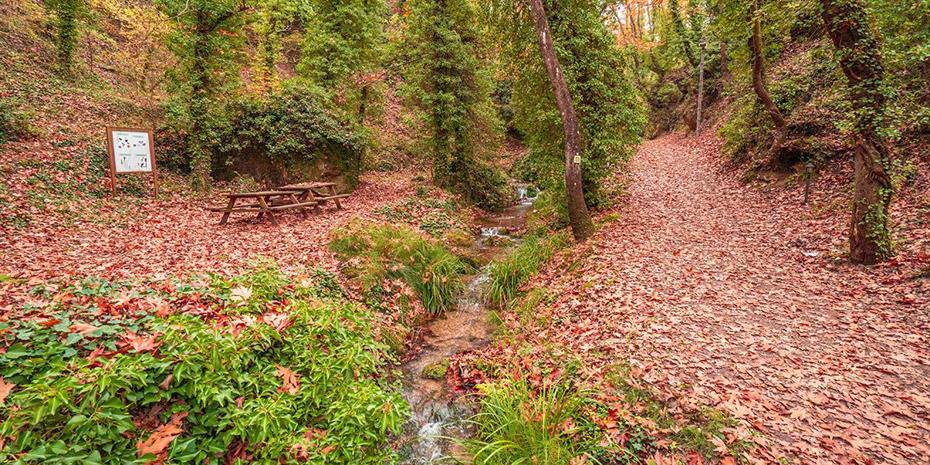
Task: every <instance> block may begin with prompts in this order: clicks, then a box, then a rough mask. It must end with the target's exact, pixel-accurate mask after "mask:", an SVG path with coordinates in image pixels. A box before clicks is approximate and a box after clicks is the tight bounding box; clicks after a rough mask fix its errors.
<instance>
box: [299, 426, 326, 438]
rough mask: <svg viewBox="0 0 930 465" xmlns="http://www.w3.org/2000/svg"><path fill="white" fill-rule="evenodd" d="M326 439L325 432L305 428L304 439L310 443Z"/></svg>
mask: <svg viewBox="0 0 930 465" xmlns="http://www.w3.org/2000/svg"><path fill="white" fill-rule="evenodd" d="M325 437H326V431H324V430H321V429H319V428H307V432H305V433H304V439H306V440H308V441H312V440H314V439H323V438H325Z"/></svg>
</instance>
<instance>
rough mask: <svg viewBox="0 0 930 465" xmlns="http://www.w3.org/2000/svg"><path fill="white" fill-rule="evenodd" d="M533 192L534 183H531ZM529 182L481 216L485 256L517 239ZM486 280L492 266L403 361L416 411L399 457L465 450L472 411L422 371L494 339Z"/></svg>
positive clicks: (440, 457) (426, 457)
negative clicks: (514, 198)
mask: <svg viewBox="0 0 930 465" xmlns="http://www.w3.org/2000/svg"><path fill="white" fill-rule="evenodd" d="M529 191H530V193H535V189H532V188H530V189H529ZM527 192H528V189H527V187H525V186H520V187H518V188H517V195H518V198H519V202H518V203H517V204H516V205H513V206H511V207H509V208H506V209H504V210H503V211H501V212H500V213H497V214H494V215H491V216H487V217H484V218H481V220H480V221H479V226H480V227H481V234H480V235H479V236H478V237H477V238H476V239H475V243H474V248H475V250H476V252H478V253H479V254H480V255H482V256H483V257H485V258H487V259H492V258H494V257H495V256H498V255H500V254H502V253H504V252H505V251H506V250H507V249H508V248H509V246H510V244H512V243H513V242H514V241H513V240H511V238H510V234H513V233H514V232H516V231H519V230H521V229H522V228H523V227H524V225H525V223H526V215H527V214H528V213H529V212H530V211H531V210H532V208H533V201H534V200H535V194H534V195H533V196H528V195H527ZM487 282H488V267H487V266H485V267H483V268H481V269H480V270H479V271H478V274H477V275H475V276H473V277H471V278H470V279H469V280H468V281H467V286H466V289H465V292H464V293H463V294H462V296H461V297H460V298H459V301H458V303H457V304H456V308H455V310H453V311H450V312H447V313H446V314H445V315H443V316H442V317H441V318H438V319H436V320H433V321H431V322H430V323H428V324H427V325H426V327H425V328H424V330H423V334H424V336H423V341H422V343H423V347H422V349H421V350H420V351H419V352H417V353H416V355H415V356H413V358H411V359H409V360H407V361H406V362H405V363H404V364H403V367H402V368H403V372H404V397H405V398H406V399H407V402H408V403H409V404H410V407H411V409H412V411H413V414H412V415H411V418H410V420H409V421H408V422H407V424H406V425H405V427H404V435H403V436H402V437H401V438H400V439H399V441H398V446H399V449H400V456H401V463H403V464H409V465H425V464H437V463H446V462H450V461H452V460H451V459H453V458H456V459H459V460H465V459H466V457H465V454H464V453H463V451H462V450H461V449H460V448H459V447H458V446H457V445H456V441H455V440H456V439H464V438H467V437H468V435H469V428H468V424H467V422H466V420H467V419H468V417H470V416H471V415H472V414H473V412H472V411H471V409H470V408H469V406H468V405H466V404H465V403H464V400H463V399H453V398H452V395H451V393H450V392H449V391H448V389H447V387H446V385H445V381H444V380H434V379H429V378H426V377H424V376H422V374H423V370H424V368H427V367H431V366H434V364H437V363H442V362H443V361H444V360H447V359H448V358H449V357H450V356H452V355H455V354H457V353H460V352H465V351H470V350H476V349H480V348H481V347H484V346H485V345H487V344H488V343H489V342H490V335H491V326H490V324H489V322H488V311H487V308H485V306H484V302H483V299H482V295H483V293H484V288H485V285H486V284H487Z"/></svg>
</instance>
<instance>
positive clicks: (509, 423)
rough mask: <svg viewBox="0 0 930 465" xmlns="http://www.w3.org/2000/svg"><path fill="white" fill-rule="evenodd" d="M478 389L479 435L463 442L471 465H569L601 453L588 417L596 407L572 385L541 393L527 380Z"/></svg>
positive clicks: (596, 430)
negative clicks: (468, 453)
mask: <svg viewBox="0 0 930 465" xmlns="http://www.w3.org/2000/svg"><path fill="white" fill-rule="evenodd" d="M479 388H480V389H481V391H482V394H483V397H482V399H481V405H480V411H479V413H478V414H477V415H476V416H475V417H474V418H473V419H472V422H473V423H474V424H475V426H476V430H477V431H476V433H475V437H474V439H473V440H471V441H468V442H466V447H467V449H468V451H469V452H470V453H471V454H473V460H472V463H474V464H475V465H497V464H500V465H512V464H536V463H538V464H545V465H568V464H569V463H574V462H572V460H573V459H576V458H579V457H583V458H585V459H589V460H590V459H596V457H597V456H598V455H600V454H601V450H602V449H603V448H602V447H601V446H600V445H599V443H600V442H601V438H602V433H601V432H600V430H599V428H598V426H597V425H596V424H595V423H594V422H592V421H591V415H590V414H591V413H592V412H593V411H594V410H595V409H596V403H595V402H593V401H591V400H589V399H588V398H587V397H586V395H585V394H584V393H581V392H576V391H575V390H574V388H573V387H572V386H571V385H570V384H568V383H559V384H555V385H553V386H548V387H544V388H542V389H541V391H540V392H535V391H534V390H533V389H532V388H531V387H530V386H529V385H528V384H527V382H526V381H516V382H511V383H503V384H494V385H482V386H480V387H479ZM581 463H586V462H581Z"/></svg>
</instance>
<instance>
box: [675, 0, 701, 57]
mask: <svg viewBox="0 0 930 465" xmlns="http://www.w3.org/2000/svg"><path fill="white" fill-rule="evenodd" d="M669 11H670V12H671V14H672V26H673V27H674V28H675V35H677V36H678V40H679V41H680V42H681V48H682V50H683V51H684V52H685V58H686V59H687V60H688V64H690V65H691V67H692V68H694V67H695V66H697V60H696V59H695V58H694V49H693V48H692V46H691V36H690V35H689V34H688V30H687V29H686V28H685V22H684V21H683V20H682V19H681V8H680V7H679V5H678V0H671V2H670V3H669Z"/></svg>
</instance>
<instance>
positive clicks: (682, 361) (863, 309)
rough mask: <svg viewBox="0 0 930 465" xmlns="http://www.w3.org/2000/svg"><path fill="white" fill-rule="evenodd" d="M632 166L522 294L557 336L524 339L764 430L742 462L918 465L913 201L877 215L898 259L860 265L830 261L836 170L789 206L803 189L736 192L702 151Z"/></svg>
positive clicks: (927, 455) (919, 371)
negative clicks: (536, 294)
mask: <svg viewBox="0 0 930 465" xmlns="http://www.w3.org/2000/svg"><path fill="white" fill-rule="evenodd" d="M632 169H633V176H634V178H635V179H634V182H633V183H632V184H631V187H630V189H629V192H628V195H627V196H626V199H625V201H624V202H622V203H621V205H620V206H618V209H617V213H619V219H618V220H616V221H614V222H612V223H610V224H609V225H607V226H605V227H603V228H601V229H600V230H599V231H598V233H597V234H596V235H595V236H594V237H593V238H592V239H591V240H589V241H588V242H587V243H586V244H584V245H581V246H577V247H575V248H574V249H573V250H572V251H570V252H567V253H565V254H562V255H561V256H560V258H559V259H557V260H561V262H560V263H555V264H553V266H550V267H549V271H548V272H546V273H544V274H543V275H541V276H539V277H538V278H537V279H536V280H535V282H534V283H533V284H532V285H533V286H536V287H540V288H543V289H546V290H547V291H548V292H549V293H550V295H552V296H555V298H556V299H555V302H554V304H552V305H551V307H550V308H548V309H545V310H541V311H544V312H546V313H547V314H546V317H547V320H548V321H550V322H557V323H550V324H549V326H545V325H544V326H543V327H540V328H538V329H537V330H536V333H535V334H531V335H528V337H529V338H530V340H531V343H533V342H532V341H536V342H535V343H537V344H542V343H543V342H544V341H548V342H557V343H559V344H560V345H561V346H563V347H566V348H568V349H570V350H571V351H572V352H574V353H576V354H579V355H581V356H582V357H583V358H584V359H585V360H586V361H587V362H588V365H589V366H591V367H593V368H592V369H593V370H594V371H595V373H591V376H592V377H594V378H596V377H597V376H598V375H597V373H596V371H598V370H600V371H601V372H604V371H606V370H607V369H608V368H609V367H611V366H613V365H615V364H616V363H618V362H620V361H623V360H628V361H629V363H630V365H631V368H632V372H633V373H635V374H636V375H637V376H638V377H640V378H641V379H642V380H643V381H644V382H647V383H648V384H649V385H650V386H652V387H653V388H654V389H656V390H657V391H658V393H659V395H660V397H661V398H664V399H669V400H671V399H674V402H672V405H675V406H678V408H680V409H682V410H692V411H696V410H699V409H700V408H701V407H703V406H711V407H716V408H720V409H723V410H724V411H726V412H728V413H729V414H730V415H731V416H733V417H734V418H737V419H738V420H739V421H740V423H741V425H742V427H751V428H753V429H755V430H757V431H759V432H761V433H762V439H759V440H758V442H759V445H758V446H757V447H756V448H755V449H754V450H753V451H751V453H750V454H749V459H750V461H751V462H752V463H759V464H762V463H777V462H778V461H779V460H787V461H788V463H795V464H805V465H808V464H869V463H875V464H878V463H884V464H901V465H905V464H907V465H912V464H916V463H930V402H928V397H930V280H928V279H912V276H913V273H914V270H918V269H920V268H921V267H924V266H926V262H924V261H923V260H925V258H922V257H930V241H927V238H926V237H927V236H930V234H928V232H927V229H926V227H927V225H926V223H919V222H918V223H913V222H912V221H911V219H912V217H911V216H909V215H911V213H909V212H910V211H914V210H918V209H919V208H920V205H919V202H921V197H920V196H921V195H922V194H921V193H920V189H914V190H912V192H911V193H905V194H904V195H903V196H902V197H901V198H900V199H899V200H898V202H899V207H898V208H896V209H895V210H894V212H893V216H894V218H895V219H896V220H897V221H898V222H899V225H900V231H901V234H902V235H904V239H906V240H905V241H904V243H903V247H902V250H901V254H900V255H899V257H898V258H897V259H896V260H893V261H891V262H889V263H886V264H883V265H880V266H877V267H872V268H869V267H860V266H854V265H850V264H848V263H847V262H846V261H845V260H844V259H843V258H842V256H841V255H842V254H843V251H844V250H845V227H846V220H847V212H846V210H845V207H844V206H845V205H848V203H847V202H848V190H844V189H843V186H846V185H848V181H847V182H842V183H841V182H839V181H838V180H839V179H840V177H839V176H838V175H830V174H829V173H828V174H826V175H824V177H823V178H822V179H821V180H820V181H819V182H820V184H818V185H817V186H816V187H815V191H814V197H813V202H812V203H811V204H810V205H807V206H805V205H801V203H800V199H801V198H802V194H801V191H800V189H802V187H801V186H798V187H796V188H790V189H786V188H771V189H763V190H759V189H754V188H752V187H749V186H746V185H744V184H742V183H740V182H739V181H738V177H739V173H737V172H734V170H732V169H727V168H726V167H725V166H724V165H723V162H722V161H721V156H720V154H719V145H718V142H717V141H715V140H713V139H710V138H704V139H699V138H689V139H683V138H681V137H680V136H675V135H672V136H665V137H662V138H660V139H658V140H653V141H649V142H646V143H645V144H644V145H643V146H642V148H641V150H640V152H639V154H638V156H637V157H636V158H635V159H634V161H633V163H632ZM831 176H833V177H832V178H831ZM831 179H832V181H831ZM847 179H848V178H847ZM831 183H832V184H831ZM914 191H916V192H914ZM915 202H917V203H916V204H915ZM829 205H840V207H837V208H834V209H832V210H831V209H829V208H827V206H829ZM921 224H922V225H923V226H921ZM569 265H571V266H570V267H569ZM566 269H569V270H571V271H569V272H566V271H565V270H566ZM721 449H722V450H725V449H726V447H725V445H724V447H722V448H721ZM725 460H730V459H725Z"/></svg>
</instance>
